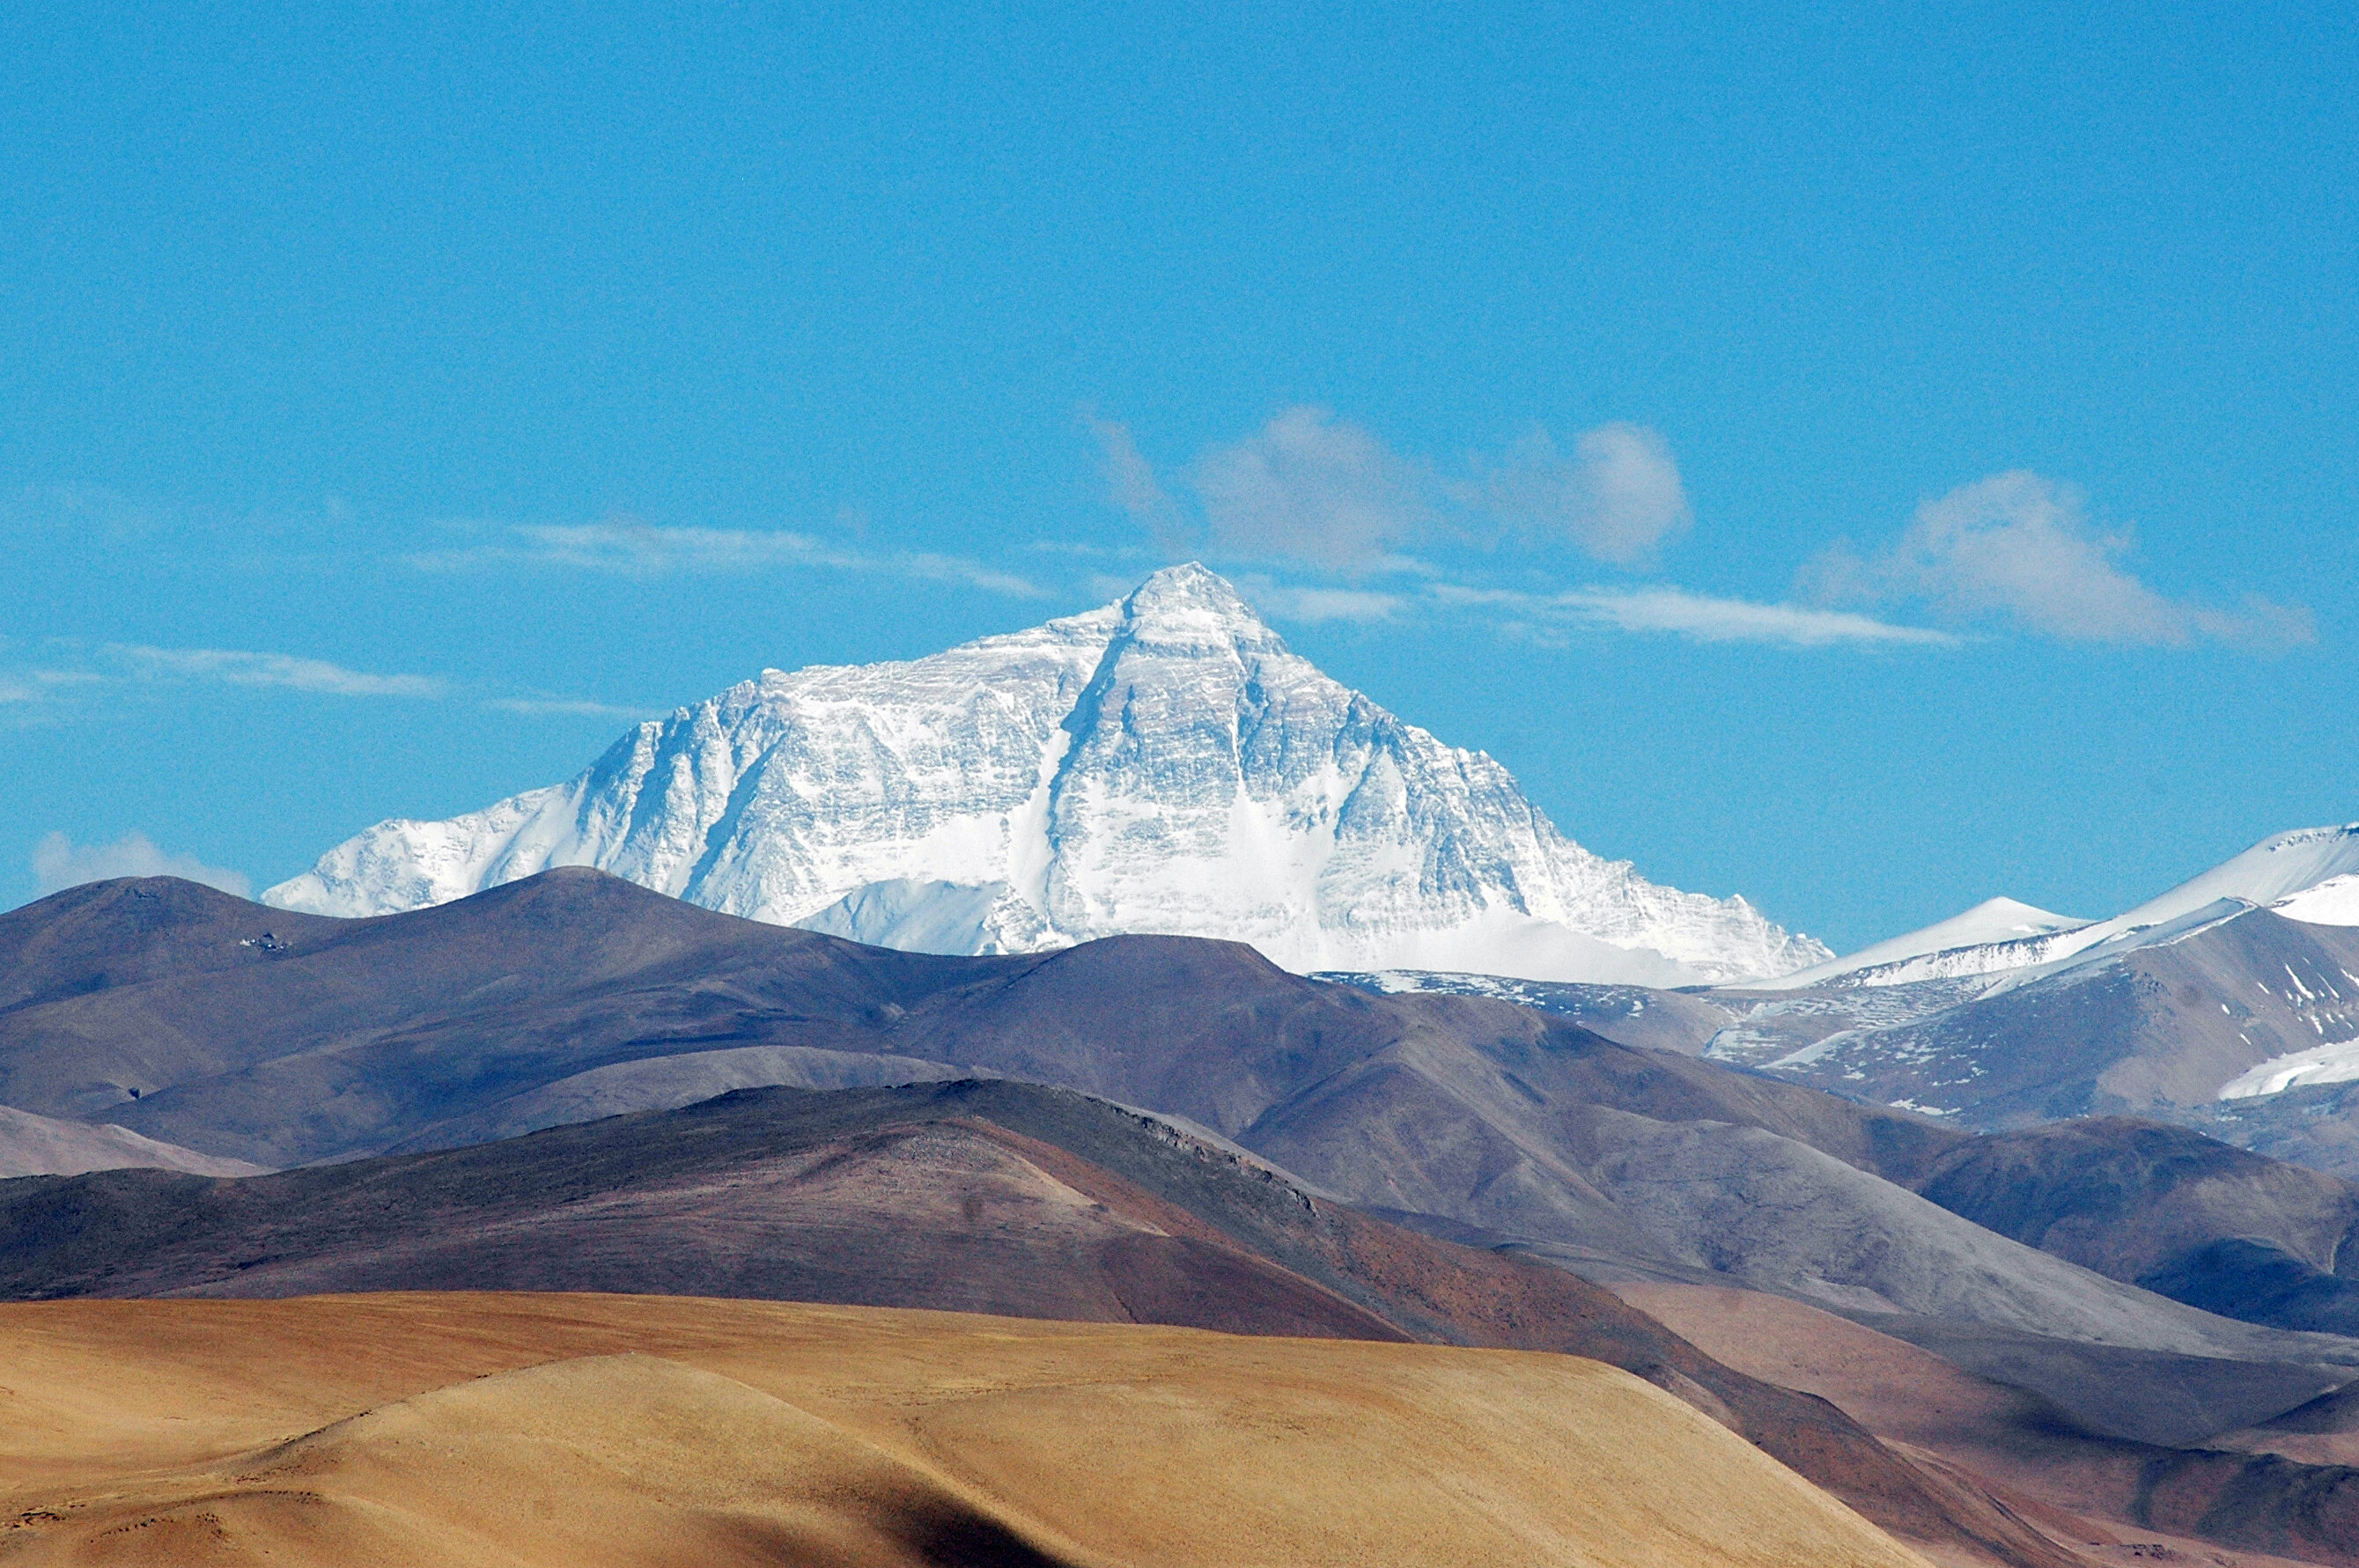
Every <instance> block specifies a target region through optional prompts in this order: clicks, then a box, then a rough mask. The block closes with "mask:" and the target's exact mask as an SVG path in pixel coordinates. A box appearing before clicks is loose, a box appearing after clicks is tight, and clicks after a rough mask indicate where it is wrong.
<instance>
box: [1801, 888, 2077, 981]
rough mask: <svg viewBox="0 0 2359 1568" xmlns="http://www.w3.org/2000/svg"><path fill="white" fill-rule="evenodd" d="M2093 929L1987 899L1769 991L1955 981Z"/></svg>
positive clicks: (2002, 900)
mask: <svg viewBox="0 0 2359 1568" xmlns="http://www.w3.org/2000/svg"><path fill="white" fill-rule="evenodd" d="M2086 925H2089V922H2088V921H2085V920H2075V919H2073V918H2072V917H2071V915H2068V914H2051V913H2050V912H2049V911H2048V910H2044V909H2038V908H2036V907H2034V906H2033V905H2031V904H2027V903H2020V902H2018V901H2017V900H2015V899H2011V898H1993V899H1985V900H1984V901H1983V902H1982V903H1978V904H1976V905H1974V906H1973V908H1972V909H1970V910H1967V911H1966V912H1965V913H1964V914H1953V915H1951V917H1950V918H1949V919H1947V920H1943V921H1939V922H1937V923H1935V924H1934V925H1928V926H1926V927H1924V928H1923V929H1922V930H1918V931H1911V932H1908V934H1907V935H1900V936H1893V937H1887V938H1886V940H1884V941H1882V942H1878V943H1876V944H1875V945H1874V946H1867V947H1863V948H1861V949H1860V950H1859V951H1858V952H1856V953H1846V954H1844V955H1843V957H1840V958H1833V959H1830V960H1829V961H1827V962H1826V963H1823V964H1814V965H1812V966H1811V967H1810V968H1807V969H1798V970H1796V971H1795V972H1794V973H1792V974H1789V975H1782V976H1779V977H1778V978H1777V979H1776V980H1775V981H1774V982H1772V983H1771V984H1770V985H1769V986H1767V987H1765V988H1764V989H1777V990H1795V989H1801V988H1803V987H1805V986H1814V985H1820V984H1823V983H1825V982H1827V981H1831V980H1836V979H1844V978H1846V977H1848V978H1849V979H1850V980H1851V982H1852V983H1854V984H1870V985H1905V984H1907V983H1908V982H1909V981H1912V980H1920V979H1956V978H1959V977H1961V976H1964V975H1970V974H1986V973H1989V972H1990V971H1991V970H1993V969H1998V968H2013V967H2015V966H2016V965H2017V964H2019V963H2038V962H2039V961H2040V960H2039V959H2038V957H2033V956H2032V955H2034V954H2036V953H2038V952H2039V951H2040V950H2041V949H2042V947H2043V946H2052V945H2053V942H2052V939H2053V938H2055V937H2058V936H2060V935H2065V934H2067V933H2070V932H2073V931H2077V930H2080V929H2081V928H2082V927H2083V926H2086Z"/></svg>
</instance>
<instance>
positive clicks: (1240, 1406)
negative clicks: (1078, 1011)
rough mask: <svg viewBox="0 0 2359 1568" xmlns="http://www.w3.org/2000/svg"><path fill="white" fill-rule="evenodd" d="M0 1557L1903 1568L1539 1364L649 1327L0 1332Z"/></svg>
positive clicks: (516, 1298) (555, 1299) (62, 1315)
mask: <svg viewBox="0 0 2359 1568" xmlns="http://www.w3.org/2000/svg"><path fill="white" fill-rule="evenodd" d="M0 1504H5V1529H0V1563H10V1564H14V1563H28V1564H29V1563H126V1564H127V1563H224V1564H228V1563H265V1562H268V1563H337V1564H352V1565H367V1564H378V1563H383V1564H403V1565H431V1564H442V1563H451V1564H459V1563H466V1564H484V1563H514V1564H527V1563H529V1564H542V1563H546V1564H551V1565H556V1564H566V1565H575V1568H602V1565H606V1564H616V1565H619V1564H626V1563H627V1564H655V1563H664V1564H669V1563H679V1564H687V1563H843V1564H853V1565H859V1568H869V1565H875V1568H888V1565H890V1568H901V1565H905V1564H919V1563H972V1564H1006V1565H1008V1568H1020V1565H1034V1564H1051V1563H1063V1564H1075V1565H1080V1564H1090V1565H1106V1568H1112V1565H1114V1564H1138V1565H1146V1564H1172V1565H1183V1564H1184V1565H1191V1568H1192V1565H1196V1564H1201V1565H1203V1568H1214V1565H1219V1568H1234V1565H1240V1564H1253V1563H1269V1564H1280V1563H1284V1564H1306V1565H1308V1564H1331V1563H1332V1564H1338V1565H1340V1564H1346V1563H1349V1564H1355V1565H1357V1564H1370V1563H1398V1564H1427V1563H1431V1564H1443V1563H1449V1564H1463V1563H1498V1564H1515V1563H1535V1564H1538V1563H1550V1564H1583V1565H1590V1564H1594V1565H1598V1568H1606V1565H1613V1568H1621V1565H1624V1564H1628V1565H1632V1568H1636V1565H1640V1564H1645V1565H1649V1568H1689V1565H1704V1564H1723V1563H1724V1564H1760V1565H1764V1568H1767V1565H1771V1564H1776V1565H1780V1568H1852V1565H1857V1568H1871V1565H1873V1568H1886V1565H1889V1568H1900V1565H1903V1564H1908V1565H1913V1568H1922V1565H1923V1560H1922V1559H1921V1558H1919V1557H1917V1556H1916V1555H1914V1554H1913V1553H1911V1552H1909V1551H1908V1550H1907V1549H1905V1548H1903V1547H1901V1546H1899V1545H1897V1543H1895V1542H1894V1541H1891V1540H1890V1539H1889V1538H1887V1537H1886V1536H1885V1535H1883V1534H1882V1533H1881V1532H1879V1531H1878V1530H1875V1527H1873V1526H1872V1525H1870V1524H1868V1523H1866V1522H1865V1521H1864V1520H1863V1519H1860V1518H1859V1517H1858V1516H1856V1515H1854V1514H1853V1513H1852V1512H1850V1511H1849V1510H1848V1509H1845V1508H1844V1507H1843V1505H1841V1504H1840V1503H1838V1502H1836V1501H1834V1500H1833V1499H1832V1498H1829V1497H1827V1496H1826V1495H1825V1494H1824V1493H1822V1492H1820V1491H1818V1490H1817V1489H1816V1488H1814V1487H1810V1485H1809V1484H1808V1483H1807V1482H1805V1481H1803V1480H1801V1479H1800V1478H1799V1477H1798V1476H1794V1475H1793V1474H1792V1473H1791V1472H1789V1471H1788V1470H1786V1469H1785V1468H1783V1467H1782V1466H1780V1465H1777V1463H1776V1462H1775V1461H1773V1460H1771V1459H1769V1458H1767V1456H1766V1455H1764V1454H1761V1453H1760V1452H1758V1451H1757V1450H1756V1449H1754V1448H1753V1447H1751V1446H1750V1445H1749V1444H1745V1442H1743V1441H1742V1440H1740V1439H1738V1438H1737V1437H1735V1436H1734V1435H1733V1434H1731V1433H1728V1432H1727V1431H1725V1430H1724V1429H1723V1428H1722V1427H1720V1426H1718V1425H1716V1424H1714V1423H1713V1422H1711V1421H1709V1420H1707V1419H1706V1418H1705V1417H1703V1416H1701V1415H1700V1414H1698V1413H1697V1412H1696V1411H1693V1410H1691V1409H1690V1408H1689V1407H1688V1406H1687V1405H1685V1404H1682V1403H1680V1401H1678V1400H1674V1399H1672V1398H1671V1397H1670V1396H1669V1395H1667V1394H1664V1393H1662V1392H1660V1391H1659V1390H1656V1389H1654V1388H1652V1387H1650V1386H1648V1385H1647V1384H1646V1383H1644V1382H1641V1381H1640V1380H1638V1379H1636V1378H1633V1377H1631V1376H1629V1375H1628V1374H1626V1373H1624V1372H1621V1371H1618V1370H1616V1369H1614V1368H1608V1367H1605V1366H1603V1365H1601V1364H1599V1363H1596V1362H1593V1361H1586V1360H1581V1359H1577V1358H1574V1357H1564V1356H1553V1355H1545V1354H1538V1353H1532V1352H1521V1351H1501V1350H1461V1349H1451V1348H1445V1347H1437V1346H1420V1345H1391V1344H1370V1343H1358V1342H1346V1341H1337V1340H1305V1339H1269V1338H1242V1337H1234V1336H1226V1335H1219V1334H1209V1333H1201V1332H1197V1331H1192V1330H1186V1329H1167V1328H1149V1327H1139V1326H1136V1325H1095V1324H1091V1325H1081V1324H1053V1323H1040V1322H1029V1321H1017V1320H1012V1319H1002V1318H990V1317H980V1316H972V1315H966V1314H944V1313H925V1312H908V1311H895V1310H885V1309H874V1308H857V1307H822V1306H799V1305H787V1304H779V1303H757V1302H734V1301H710V1300H695V1299H683V1298H677V1297H634V1296H592V1295H527V1294H461V1293H450V1294H408V1295H375V1296H344V1297H310V1298H303V1299H297V1300H291V1301H276V1302H212V1301H206V1302H198V1301H168V1302H167V1301H147V1302H71V1303H38V1304H22V1305H10V1306H5V1307H0Z"/></svg>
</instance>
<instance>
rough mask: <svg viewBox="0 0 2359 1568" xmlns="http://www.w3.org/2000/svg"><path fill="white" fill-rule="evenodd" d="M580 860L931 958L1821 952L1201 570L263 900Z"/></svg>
mask: <svg viewBox="0 0 2359 1568" xmlns="http://www.w3.org/2000/svg"><path fill="white" fill-rule="evenodd" d="M567 865H590V866H597V867H599V868H601V869H603V870H605V871H612V872H614V874H616V875H618V876H622V877H625V878H627V879H629V880H630V881H636V882H638V883H640V884H642V885H644V886H647V887H650V888H654V889H656V890H658V891H659V892H667V893H670V894H673V895H675V896H678V897H680V898H683V899H686V900H688V901H690V902H691V903H699V904H702V905H704V906H706V907H709V908H712V909H716V910H721V911H723V912H725V913H728V914H739V915H745V916H747V917H749V918H753V919H757V920H764V921H772V922H777V923H780V924H804V925H810V926H811V927H812V928H814V929H818V930H822V931H826V932H829V933H830V934H832V935H842V936H848V937H852V938H854V939H856V940H861V941H866V942H875V943H879V944H882V945H885V946H902V947H910V948H917V949H920V950H926V951H939V952H954V953H992V952H1023V951H1036V950H1040V949H1044V948H1049V947H1056V946H1066V945H1069V944H1071V943H1075V942H1081V941H1086V940H1089V939H1091V938H1093V937H1099V936H1105V935H1114V934H1117V933H1123V932H1136V931H1145V932H1163V933H1174V934H1181V935H1201V936H1212V937H1220V938H1225V939H1230V940H1235V941H1242V942H1247V943H1250V944H1252V945H1253V946H1256V948H1258V949H1260V950H1261V951H1262V952H1264V953H1265V954H1266V955H1268V956H1269V957H1271V958H1273V959H1274V960H1276V961H1277V962H1278V963H1280V964H1282V965H1284V966H1285V967H1287V968H1292V969H1295V970H1298V971H1308V970H1310V969H1317V968H1368V969H1373V968H1479V969H1484V970H1486V971H1495V972H1502V973H1510V974H1518V975H1527V976H1530V977H1533V978H1536V979H1581V980H1614V981H1639V982H1644V983H1650V984H1658V985H1677V984H1682V983H1688V982H1690V981H1694V980H1698V979H1734V978H1736V977H1739V976H1745V975H1767V974H1777V973H1782V972H1784V971H1786V970H1788V969H1793V968H1799V967H1800V966H1802V965H1805V964H1810V963H1813V962H1817V961H1820V960H1821V959H1823V958H1825V957H1828V956H1829V955H1828V954H1827V951H1826V949H1825V948H1824V947H1823V946H1820V945H1819V944H1817V943H1815V942H1813V941H1810V939H1809V938H1807V937H1801V936H1796V935H1789V934H1788V933H1787V932H1785V931H1783V930H1781V929H1779V928H1778V927H1777V926H1776V925H1771V924H1770V923H1769V922H1767V920H1765V919H1763V918H1762V917H1761V916H1760V915H1759V914H1756V912H1755V911H1754V910H1753V909H1752V907H1751V906H1750V905H1748V904H1746V903H1745V902H1744V901H1743V900H1742V899H1727V900H1715V899H1711V898H1706V897H1702V896H1700V895H1697V894H1692V893H1683V892H1676V891H1674V890H1672V889H1669V888H1663V887H1658V886H1656V885H1654V884H1652V883H1649V882H1647V881H1644V880H1642V879H1641V878H1639V877H1638V876H1637V875H1636V873H1635V872H1634V871H1632V869H1631V868H1630V866H1629V865H1628V864H1627V863H1625V862H1609V861H1606V860H1601V859H1599V858H1598V857H1597V856H1595V855H1593V854H1591V853H1590V852H1589V851H1587V850H1585V849H1582V848H1581V847H1580V846H1579V845H1577V844H1575V843H1573V842H1571V840H1570V839H1567V838H1564V837H1563V836H1562V835H1561V834H1560V833H1559V832H1558V831H1557V829H1556V828H1555V827H1554V826H1552V825H1551V824H1550V823H1549V820H1548V818H1547V817H1546V816H1543V815H1542V814H1541V813H1540V811H1539V810H1538V807H1536V806H1533V805H1532V804H1531V802H1530V801H1529V800H1527V798H1526V797H1525V796H1524V795H1523V793H1522V791H1521V790H1520V789H1518V788H1517V784H1516V782H1515V780H1514V779H1513V778H1511V777H1510V776H1509V775H1508V773H1506V770H1505V769H1504V768H1502V767H1500V766H1499V764H1498V763H1496V762H1494V761H1492V760H1491V759H1490V758H1489V757H1487V756H1484V755H1483V754H1482V753H1480V752H1463V751H1459V750H1456V749H1455V748H1452V747H1449V746H1445V745H1443V744H1441V743H1440V741H1436V740H1435V739H1434V738H1433V737H1432V736H1431V735H1430V734H1428V733H1426V732H1425V731H1424V730H1419V729H1418V728H1416V727H1415V726H1413V725H1409V724H1405V723H1403V722H1402V721H1401V720H1400V719H1397V718H1395V717H1394V716H1393V715H1392V714H1390V713H1387V712H1386V711H1385V710H1384V709H1383V708H1378V707H1377V706H1376V705H1375V703H1373V702H1371V701H1369V699H1368V698H1367V697H1364V696H1362V695H1361V694H1359V693H1357V692H1354V691H1351V690H1348V689H1347V688H1345V687H1342V686H1340V685H1338V684H1337V683H1335V682H1334V681H1332V680H1330V679H1329V678H1327V677H1326V676H1323V675H1321V674H1320V672H1319V671H1318V670H1317V669H1315V668H1313V667H1312V666H1311V665H1310V663H1309V662H1308V661H1307V660H1304V659H1302V658H1301V657H1299V655H1297V654H1294V653H1292V652H1291V651H1290V650H1289V649H1288V647H1287V646H1286V644H1285V643H1284V642H1283V641H1282V640H1281V639H1280V638H1279V637H1278V635H1277V633H1275V632H1273V631H1272V630H1271V629H1270V628H1269V626H1268V625H1267V624H1266V622H1263V621H1262V620H1261V619H1260V617H1259V616H1257V615H1256V614H1255V612H1254V611H1253V610H1252V609H1251V608H1250V607H1249V606H1248V605H1246V604H1245V601H1244V600H1242V599H1240V598H1239V597H1238V596H1237V594H1236V592H1235V590H1234V589H1232V588H1231V587H1230V586H1229V585H1228V584H1227V583H1226V582H1224V581H1223V580H1222V579H1219V578H1217V577H1215V576H1213V575H1212V573H1210V572H1208V571H1206V570H1204V569H1203V568H1201V567H1194V566H1190V567H1175V568H1168V569H1166V570H1163V571H1159V572H1157V573H1156V574H1155V575H1154V576H1153V577H1151V578H1149V579H1147V581H1146V582H1145V583H1143V584H1142V585H1140V587H1139V588H1138V589H1136V591H1134V592H1133V593H1132V594H1130V595H1129V596H1128V597H1127V598H1125V600H1122V601H1121V602H1120V603H1118V604H1114V605H1109V606H1107V607H1105V608H1104V609H1102V610H1098V611H1092V612H1090V613H1088V614H1084V615H1077V616H1071V617H1068V618H1066V619H1063V620H1060V621H1052V622H1049V623H1048V624H1047V625H1045V626H1041V627H1038V628H1035V629H1034V630H1032V631H1029V632H1022V633H1014V634H1012V635H1008V636H1002V637H992V638H985V639H984V640H983V641H981V642H977V643H968V644H966V645H965V646H962V647H959V648H953V649H951V650H950V651H949V652H947V653H943V654H935V655H933V656H932V657H930V658H924V659H919V660H915V661H912V662H909V663H906V664H889V665H867V666H862V667H858V668H844V667H815V668H811V669H806V670H802V671H799V672H796V673H793V674H785V673H781V672H778V671H775V670H773V671H768V672H766V673H765V674H764V675H763V676H762V677H761V678H760V679H759V680H756V681H749V682H746V683H745V684H744V685H741V686H737V687H732V688H731V689H730V690H728V691H726V692H724V693H723V694H721V695H720V696H719V697H713V698H712V699H711V700H710V701H707V702H704V703H701V704H698V705H697V706H696V707H694V708H683V709H681V710H680V711H679V712H678V713H675V714H674V715H673V716H672V717H671V718H669V719H663V720H651V721H649V722H647V723H646V724H643V725H641V726H639V728H638V729H637V730H634V731H633V732H632V733H631V734H629V735H627V736H625V737H624V738H623V740H622V741H618V742H617V743H616V744H615V746H614V748H613V749H612V750H610V751H609V752H607V753H606V755H605V756H603V757H602V758H601V759H599V761H598V762H596V763H595V764H593V765H592V767H591V768H590V769H589V770H588V771H587V772H586V773H582V775H581V776H580V777H578V778H576V779H574V780H573V781H571V783H568V784H559V785H552V786H550V787H549V788H546V789H541V790H536V791H533V792H530V793H529V794H527V795H518V796H516V797H515V798H513V799H511V800H506V801H503V802H501V803H499V804H498V805H496V806H491V807H489V808H488V809H486V810H484V811H482V812H478V813H475V814H473V815H472V816H464V817H460V818H456V819H454V820H452V821H449V822H439V823H420V822H408V821H394V822H386V823H382V824H379V825H378V826H377V827H373V828H371V829H369V830H368V831H367V832H366V833H364V834H362V835H361V836H360V837H358V838H354V839H353V840H351V841H350V842H348V843H345V844H343V845H341V846H339V847H337V848H336V849H332V850H330V851H329V852H328V853H327V854H326V855H325V856H323V857H322V858H321V860H320V862H319V864H318V865H317V866H316V867H315V868H314V869H313V870H312V871H309V872H307V873H305V874H304V875H302V876H299V877H297V878H295V879H294V880H292V881H288V882H284V883H281V884H280V885H278V886H277V887H275V888H272V889H270V890H269V891H268V892H266V894H264V897H265V899H266V901H268V902H269V903H273V904H277V905H279V906H282V907H285V908H289V909H295V910H301V911H307V912H310V913H315V914H337V915H368V914H389V913H393V912H396V911H400V910H408V909H415V908H419V907H422V906H425V905H429V904H433V903H445V902H448V901H449V900H451V899H455V898H459V897H462V896H464V895H465V894H468V893H471V892H477V891H479V890H481V889H484V888H487V887H493V886H496V885H499V884H500V883H503V882H507V881H515V880H516V879H518V878H520V877H525V876H529V875H531V874H532V873H533V872H535V871H541V870H543V869H546V868H549V867H552V866H567Z"/></svg>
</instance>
